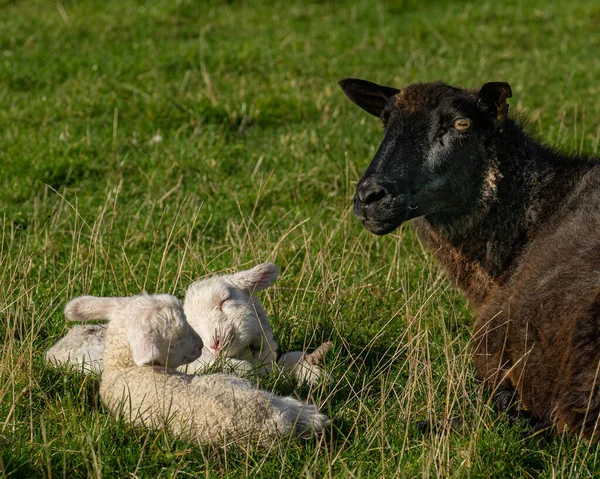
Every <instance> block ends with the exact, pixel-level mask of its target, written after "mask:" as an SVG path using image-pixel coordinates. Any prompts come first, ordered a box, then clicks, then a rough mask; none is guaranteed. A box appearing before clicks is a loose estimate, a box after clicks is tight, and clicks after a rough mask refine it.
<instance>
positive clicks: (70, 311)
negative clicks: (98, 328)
mask: <svg viewBox="0 0 600 479" xmlns="http://www.w3.org/2000/svg"><path fill="white" fill-rule="evenodd" d="M118 305H119V298H99V297H97V296H79V297H78V298H75V299H73V300H71V301H69V302H68V303H67V305H66V306H65V316H66V318H67V319H68V320H69V321H94V320H100V319H111V316H112V312H113V311H114V309H115V308H116V307H117V306H118Z"/></svg>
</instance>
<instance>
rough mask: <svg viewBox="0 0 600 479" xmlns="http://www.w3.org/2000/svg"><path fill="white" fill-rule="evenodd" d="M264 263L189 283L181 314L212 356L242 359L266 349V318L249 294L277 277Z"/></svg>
mask: <svg viewBox="0 0 600 479" xmlns="http://www.w3.org/2000/svg"><path fill="white" fill-rule="evenodd" d="M277 274H278V271H277V268H276V267H275V265H271V264H270V263H267V264H265V265H259V266H257V267H256V268H253V269H251V270H248V271H241V272H239V273H236V274H232V275H222V276H215V277H212V278H207V279H203V280H200V281H197V282H195V283H193V284H192V285H191V286H190V288H189V289H188V292H187V294H186V297H185V301H184V310H185V314H186V316H187V318H188V320H189V322H190V324H191V326H192V327H193V328H194V329H195V330H196V331H197V332H198V333H199V334H200V336H201V337H202V340H203V341H204V345H205V347H207V348H208V349H209V350H210V351H211V352H212V353H213V354H215V355H222V356H228V357H236V358H239V359H243V358H244V357H246V356H247V355H249V354H252V352H253V351H254V350H256V349H260V348H261V347H268V346H267V343H271V342H272V338H273V334H272V332H271V328H270V326H269V322H268V319H267V315H266V313H265V311H264V309H263V308H262V306H261V304H260V302H259V301H258V299H257V298H256V297H255V296H254V295H253V294H252V291H256V290H259V289H263V288H266V287H267V286H268V285H270V284H271V283H272V282H273V281H274V280H275V278H276V277H277Z"/></svg>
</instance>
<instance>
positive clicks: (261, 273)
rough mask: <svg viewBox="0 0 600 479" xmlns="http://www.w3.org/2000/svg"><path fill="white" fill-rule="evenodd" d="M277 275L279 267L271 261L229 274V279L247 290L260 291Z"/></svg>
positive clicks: (271, 282)
mask: <svg viewBox="0 0 600 479" xmlns="http://www.w3.org/2000/svg"><path fill="white" fill-rule="evenodd" d="M277 276H279V268H278V267H277V266H276V265H274V264H273V263H263V264H259V265H258V266H255V267H254V268H252V269H249V270H246V271H240V272H239V273H234V274H233V275H231V281H232V282H233V284H235V285H236V286H237V287H238V288H242V289H247V290H248V291H251V292H252V291H260V290H261V289H265V288H266V287H268V286H271V285H272V284H273V282H274V281H275V280H276V279H277Z"/></svg>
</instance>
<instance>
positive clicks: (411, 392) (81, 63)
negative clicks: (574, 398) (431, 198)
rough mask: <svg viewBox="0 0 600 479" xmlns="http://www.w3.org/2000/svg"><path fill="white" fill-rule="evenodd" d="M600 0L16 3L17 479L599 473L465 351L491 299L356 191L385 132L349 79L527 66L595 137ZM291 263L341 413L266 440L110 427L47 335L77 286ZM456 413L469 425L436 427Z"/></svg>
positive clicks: (541, 103) (6, 200)
mask: <svg viewBox="0 0 600 479" xmlns="http://www.w3.org/2000/svg"><path fill="white" fill-rule="evenodd" d="M599 22H600V7H598V6H597V5H596V2H592V1H589V2H588V1H584V0H578V1H576V2H570V3H569V5H568V8H567V7H566V6H565V5H562V4H561V3H559V2H547V1H546V2H518V1H513V2H504V3H503V4H502V5H499V4H497V3H494V2H430V3H427V2H425V3H422V2H404V3H395V4H394V5H392V4H391V3H390V4H388V3H372V2H360V1H359V2H347V3H339V2H318V3H306V2H294V3H291V2H269V3H264V2H263V3H261V4H260V5H259V4H258V3H256V4H251V3H248V2H229V3H227V2H186V1H180V2H166V1H160V2H155V3H153V4H147V3H136V2H133V1H123V2H95V1H86V2H79V1H78V2H75V1H73V2H58V3H53V2H50V3H47V2H37V1H34V2H8V3H7V4H4V5H3V6H2V7H0V337H1V338H3V341H2V342H1V344H0V354H1V358H0V472H1V473H2V474H3V476H6V477H68V478H71V477H95V478H98V477H152V478H155V477H175V476H180V477H190V476H200V477H223V476H225V477H244V476H249V477H286V478H287V477H311V478H312V477H344V478H346V477H348V478H352V477H417V476H437V477H448V476H455V477H465V476H472V477H499V478H500V477H501V478H505V477H587V476H591V475H594V474H597V472H596V471H598V470H600V469H599V468H598V466H597V460H598V452H599V451H600V449H599V448H598V447H597V446H596V445H595V444H593V443H589V442H587V441H581V440H579V439H578V438H573V437H562V438H559V437H557V438H555V439H553V440H552V441H551V442H550V443H549V444H543V443H536V442H523V441H522V440H521V439H520V436H519V433H520V432H522V431H523V430H524V428H525V426H524V425H519V424H517V425H510V424H509V423H508V421H507V419H506V418H505V417H504V416H502V415H499V414H497V413H496V412H495V411H494V410H493V408H492V405H491V402H490V397H489V395H488V394H487V393H486V392H485V391H483V389H482V387H481V385H480V384H479V383H478V382H477V381H476V378H475V370H474V367H473V363H472V361H471V358H470V345H469V337H470V327H471V322H472V316H471V312H470V310H469V308H468V306H467V304H466V302H465V300H464V299H463V298H462V297H461V295H460V293H459V292H457V291H455V290H454V289H452V288H451V287H450V285H449V284H448V282H447V280H446V279H445V277H444V276H443V274H442V273H441V272H440V270H439V268H438V266H437V265H436V263H435V260H434V259H432V257H431V256H430V255H429V253H428V252H427V251H425V250H424V248H423V246H422V245H421V243H420V242H419V240H418V238H417V237H416V235H415V234H414V233H413V231H412V230H411V228H410V225H406V226H403V227H402V228H401V229H400V230H399V231H398V232H396V233H394V234H392V235H390V236H387V237H374V236H372V235H369V234H368V233H367V232H366V231H364V230H363V229H362V227H361V225H360V224H359V223H358V222H357V221H356V220H355V219H354V218H353V216H352V213H351V201H352V195H353V190H354V186H355V184H356V181H357V180H358V178H359V177H360V174H361V173H362V171H363V170H364V168H365V167H366V165H367V164H368V161H369V160H370V158H371V157H372V155H373V154H374V152H375V149H376V147H377V145H378V142H379V139H380V136H381V128H380V126H379V125H378V124H377V121H376V120H375V119H374V118H370V117H368V116H367V115H365V114H363V113H362V112H360V111H358V109H357V108H355V107H354V106H353V105H352V104H350V102H348V101H347V100H346V99H345V98H344V97H343V94H342V93H341V92H340V91H339V89H338V87H337V85H336V82H337V80H338V79H340V78H342V77H347V76H358V77H363V78H367V79H370V80H373V81H378V82H381V83H386V84H393V85H395V86H402V85H404V84H407V83H411V82H415V81H429V80H436V79H442V80H445V81H447V82H449V83H452V84H457V85H464V86H473V87H475V86H477V85H480V84H482V83H484V82H486V81H508V82H509V83H510V84H511V86H512V88H513V92H514V96H513V98H512V99H511V105H512V106H511V112H516V111H521V113H522V114H523V115H524V116H525V117H527V118H529V119H530V126H529V128H530V129H531V131H532V132H533V133H534V134H536V135H537V136H539V137H540V138H544V139H545V141H547V142H548V143H550V144H552V145H555V146H557V147H560V148H562V149H566V150H568V151H571V152H582V153H584V154H598V144H599V141H600V135H599V129H600V124H599V121H598V119H599V118H600V107H599V103H598V101H597V99H598V95H599V86H598V81H597V79H598V77H599V76H600V75H599V74H600V59H599V57H598V55H597V52H598V51H599V47H600V45H599V43H600V39H599V36H598V35H597V34H596V32H597V31H598V26H599V25H600V23H599ZM264 261H274V262H275V263H277V264H278V265H279V266H280V268H281V269H282V275H281V277H280V278H279V279H278V280H277V282H276V283H275V285H274V286H273V287H272V288H269V289H268V290H267V291H265V292H264V293H261V300H262V302H263V304H264V306H265V308H266V310H267V311H268V313H269V315H270V317H271V320H272V323H273V327H274V330H275V335H276V338H277V340H278V343H279V345H280V347H281V349H282V350H284V351H285V350H291V349H302V348H306V349H308V348H313V347H316V346H318V345H319V344H320V343H321V342H322V341H324V340H332V341H333V342H334V349H333V352H332V353H331V354H330V356H329V357H328V359H327V367H328V369H329V371H330V372H331V374H332V375H333V378H334V379H333V382H332V383H331V384H329V385H327V386H325V387H323V388H318V389H316V390H308V389H307V388H301V389H299V390H298V391H295V392H294V390H293V387H292V386H291V385H290V384H288V383H286V382H285V381H283V382H282V381H278V380H277V379H276V378H268V379H267V380H266V381H264V385H265V387H273V388H275V390H278V391H280V392H285V393H294V394H298V395H299V396H300V397H302V398H309V399H310V400H313V401H315V402H316V403H317V404H318V405H319V406H320V407H321V408H322V409H323V410H324V411H326V412H327V413H328V414H329V415H330V417H331V418H332V427H331V430H330V431H328V433H327V434H326V435H325V436H324V437H323V438H321V439H319V440H313V441H308V442H302V441H296V440H285V441H283V442H282V443H281V444H278V445H276V446H274V447H273V448H272V449H271V450H243V449H241V448H236V447H229V448H219V447H206V446H198V445H195V444H188V443H185V442H183V441H180V440H178V439H177V438H173V437H171V436H170V435H169V434H168V433H166V432H164V431H147V430H143V429H135V428H131V427H130V426H128V425H126V424H123V423H121V422H119V421H116V420H114V419H113V418H112V417H111V416H110V415H109V414H108V413H107V412H106V411H105V410H104V408H103V407H102V405H101V404H100V401H99V397H98V386H99V380H100V379H99V377H95V376H90V377H85V376H83V375H82V374H80V373H78V372H75V371H67V370H62V369H60V370H56V369H52V368H49V367H48V366H47V365H45V364H44V361H43V353H44V351H45V350H46V349H47V348H48V347H49V346H50V345H51V344H52V343H53V342H54V341H55V340H56V339H57V338H58V337H60V335H61V334H63V333H64V332H65V331H66V328H67V327H68V325H67V324H65V320H64V317H63V315H62V309H63V307H64V305H65V302H66V301H67V300H68V299H70V298H72V297H74V296H76V295H79V294H88V293H89V294H95V295H128V294H136V293H139V292H141V291H148V292H168V293H172V294H175V295H177V296H179V297H182V295H183V293H184V291H185V289H186V288H187V286H188V285H189V284H190V282H192V281H194V280H195V279H197V278H199V277H201V276H203V275H206V274H210V273H216V272H223V271H232V270H235V269H239V268H245V267H250V266H253V265H254V264H256V263H259V262H264ZM453 418H461V419H462V420H463V426H462V428H460V429H459V430H457V431H453V432H450V433H445V434H437V433H436V432H435V431H429V432H426V433H421V432H419V430H418V428H417V422H418V421H421V420H432V421H434V422H440V423H442V424H444V423H446V422H447V421H449V420H451V419H453Z"/></svg>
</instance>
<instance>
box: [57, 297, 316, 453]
mask: <svg viewBox="0 0 600 479" xmlns="http://www.w3.org/2000/svg"><path fill="white" fill-rule="evenodd" d="M65 315H66V316H67V318H68V319H70V320H71V321H88V320H99V319H108V320H109V323H108V326H107V329H106V341H105V347H104V371H103V373H102V380H101V384H100V397H101V399H102V401H103V403H104V404H105V406H106V407H107V409H109V410H110V411H111V413H113V414H114V415H116V416H118V417H123V419H125V420H126V421H129V422H131V423H133V424H136V425H144V426H146V427H150V428H155V429H156V428H163V427H167V428H169V430H171V431H172V432H173V433H174V434H176V435H178V436H181V437H182V438H184V439H188V440H191V441H196V442H200V443H213V444H221V445H222V444H224V443H227V442H231V441H236V442H246V441H248V440H251V441H256V442H259V443H270V442H272V441H273V440H276V439H277V438H280V437H281V436H282V435H286V434H295V435H303V436H304V435H311V434H314V433H318V432H320V431H322V430H323V429H324V428H325V427H326V426H327V424H328V419H327V417H326V416H325V415H323V414H321V413H320V412H319V411H318V410H317V408H316V407H315V406H314V405H309V404H305V403H302V402H301V401H298V400H296V399H294V398H291V397H279V396H276V395H273V394H271V393H269V392H266V391H262V390H258V389H256V388H255V386H253V385H252V383H251V382H249V381H247V380H244V379H241V378H238V377H234V376H227V375H224V374H213V375H206V376H197V375H191V374H184V373H181V372H178V371H176V370H175V369H174V368H176V367H177V366H180V365H182V364H185V363H189V362H191V361H194V360H195V359H196V358H197V357H198V356H199V355H200V354H201V351H202V340H201V338H200V336H199V335H198V334H197V333H196V332H195V331H194V330H193V329H192V328H191V327H190V325H189V324H188V322H187V320H186V318H185V314H184V312H183V308H182V305H181V303H180V301H179V300H178V299H177V298H175V297H173V296H170V295H166V294H160V295H139V296H132V297H128V298H98V297H93V296H81V297H79V298H75V299H74V300H72V301H71V302H69V303H68V304H67V306H66V308H65Z"/></svg>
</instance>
